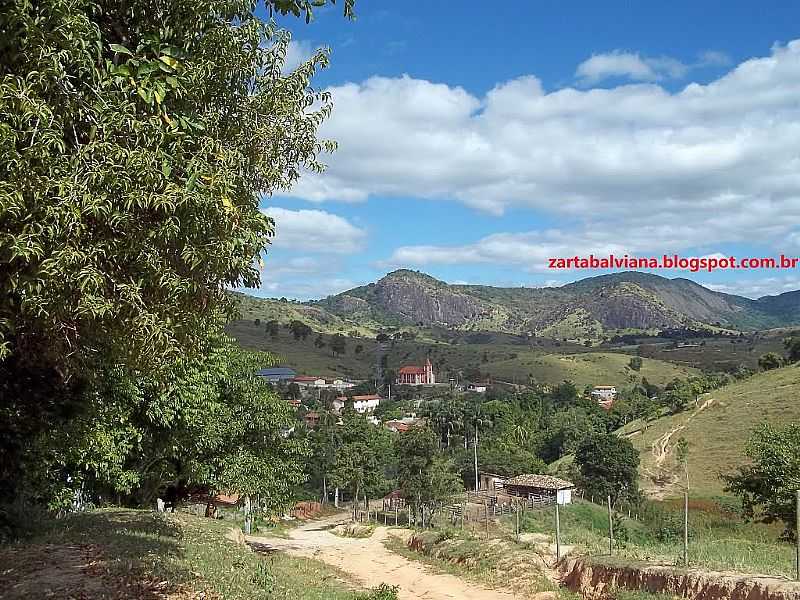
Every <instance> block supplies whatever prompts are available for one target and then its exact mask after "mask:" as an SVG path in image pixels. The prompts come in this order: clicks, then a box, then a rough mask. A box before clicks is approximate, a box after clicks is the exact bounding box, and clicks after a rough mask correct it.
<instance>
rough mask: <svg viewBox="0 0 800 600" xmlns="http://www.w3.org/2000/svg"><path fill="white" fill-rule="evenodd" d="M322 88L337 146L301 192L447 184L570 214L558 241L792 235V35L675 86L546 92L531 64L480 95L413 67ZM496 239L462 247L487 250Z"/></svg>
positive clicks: (351, 196) (795, 128) (798, 111)
mask: <svg viewBox="0 0 800 600" xmlns="http://www.w3.org/2000/svg"><path fill="white" fill-rule="evenodd" d="M700 60H701V61H703V60H705V61H718V62H719V61H722V60H723V57H722V56H721V55H720V56H715V55H711V56H705V57H701V59H700ZM646 66H647V65H646ZM637 68H638V67H637ZM649 68H650V69H651V70H654V71H655V72H656V73H658V72H661V73H664V72H667V71H668V70H669V69H670V68H672V69H673V72H675V73H677V72H678V70H679V68H678V66H676V65H674V64H673V65H672V66H671V67H670V65H669V64H667V63H661V64H656V65H655V66H654V65H653V63H651V64H650V65H649ZM641 73H642V75H643V76H644V75H646V71H641ZM330 91H331V92H332V94H333V97H334V102H335V109H334V113H333V116H332V117H331V119H330V120H329V121H328V122H326V124H325V125H324V126H323V130H322V134H323V135H324V136H325V137H328V138H332V139H336V140H337V141H338V142H339V151H338V152H337V153H336V154H335V155H333V156H332V157H330V159H329V162H330V169H329V170H328V171H327V172H326V173H325V174H322V175H316V174H308V175H305V176H304V177H303V178H302V180H301V181H300V182H299V183H298V185H297V186H296V187H295V188H294V190H293V191H292V194H293V195H296V196H299V197H303V198H305V199H308V200H312V201H317V202H322V201H326V200H342V201H364V200H367V199H368V198H370V197H372V196H398V197H417V198H422V199H448V200H455V201H459V202H461V203H464V204H466V205H468V206H472V207H475V208H477V209H479V210H481V211H484V212H486V213H489V214H500V213H502V212H503V211H504V210H505V209H506V208H508V207H511V206H524V207H529V208H532V209H535V210H537V211H539V212H541V213H545V214H548V215H551V216H554V217H555V218H557V219H564V218H567V219H568V220H569V222H570V223H576V224H577V225H575V226H574V227H573V229H572V230H567V229H564V230H562V231H561V236H562V238H564V239H565V240H567V241H566V242H560V243H564V244H568V245H570V246H571V247H577V248H580V247H593V246H594V245H599V247H604V246H605V245H608V244H609V243H614V244H616V245H623V246H625V247H626V248H628V249H629V251H634V249H636V248H642V249H653V250H657V251H668V250H669V251H679V250H681V249H684V248H693V247H698V246H705V245H707V244H708V243H709V242H710V241H713V242H714V243H715V244H718V245H720V246H722V245H723V244H725V243H735V242H751V243H763V244H773V245H775V244H779V243H782V242H783V241H785V240H786V239H787V238H788V237H790V236H794V238H795V239H797V238H798V236H800V231H799V230H798V227H797V225H796V224H797V223H800V146H798V144H797V140H798V139H800V104H798V103H797V98H798V97H800V41H796V42H792V43H790V44H788V45H787V46H780V47H775V48H773V50H772V53H771V55H769V56H767V57H763V58H757V59H752V60H748V61H746V62H743V63H742V64H739V65H738V66H736V67H735V68H733V69H732V70H731V71H730V72H729V73H727V74H725V75H724V76H722V77H720V78H718V79H717V80H715V81H712V82H711V83H709V84H707V85H700V84H696V83H693V84H690V85H687V86H686V87H685V88H683V89H682V90H680V91H678V92H675V93H672V92H669V91H667V90H666V89H664V88H662V87H660V86H659V85H656V84H652V83H648V84H636V85H622V86H618V87H612V88H610V89H599V88H595V89H576V88H566V89H561V90H557V91H552V92H547V91H545V90H544V89H543V87H542V85H541V83H540V81H539V80H538V79H537V78H536V77H534V76H526V77H521V78H518V79H514V80H512V81H508V82H505V83H501V84H498V85H497V86H496V87H495V88H494V89H492V90H491V91H490V92H488V93H487V94H486V95H485V96H484V97H480V98H479V97H476V96H474V95H472V94H470V93H468V92H467V91H465V90H464V89H462V88H459V87H452V86H448V85H445V84H441V83H433V82H430V81H425V80H419V79H413V78H411V77H408V76H404V77H398V78H384V77H374V78H371V79H368V80H366V81H365V82H363V83H360V84H355V83H348V84H344V85H341V86H337V87H334V88H331V90H330ZM598 231H599V232H601V234H602V235H599V236H598V234H597V233H596V232H598ZM500 235H502V234H500ZM537 235H541V234H537ZM551 238H552V236H551V237H547V236H545V238H544V243H546V244H554V243H555V242H554V241H553V239H551ZM496 243H497V240H496V239H491V240H486V241H482V242H481V244H480V248H473V247H465V248H464V250H465V252H466V253H467V256H470V253H471V254H472V256H475V257H477V258H478V259H480V260H485V257H486V256H487V255H488V254H491V253H493V252H495V251H494V250H492V249H491V247H492V245H493V244H496ZM538 243H539V242H538V241H536V242H534V245H535V244H538ZM424 250H425V253H428V254H430V253H431V252H433V250H431V249H424ZM401 251H402V253H410V252H412V250H409V249H399V250H398V253H400V252H401ZM436 252H439V255H440V256H444V251H443V250H436ZM495 253H496V252H495ZM574 253H575V252H574V251H573V252H572V254H574ZM443 260H444V259H443ZM448 260H449V259H448ZM452 260H454V261H455V258H454V259H452Z"/></svg>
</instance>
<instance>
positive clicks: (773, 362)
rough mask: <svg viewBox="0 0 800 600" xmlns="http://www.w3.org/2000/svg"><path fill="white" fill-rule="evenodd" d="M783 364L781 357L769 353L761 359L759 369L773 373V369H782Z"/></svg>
mask: <svg viewBox="0 0 800 600" xmlns="http://www.w3.org/2000/svg"><path fill="white" fill-rule="evenodd" d="M782 362H783V361H782V360H781V357H780V356H778V355H777V354H776V353H775V352H767V353H766V354H762V355H761V356H760V357H759V359H758V367H759V368H760V369H761V370H762V371H771V370H772V369H777V368H778V367H780V366H781V363H782Z"/></svg>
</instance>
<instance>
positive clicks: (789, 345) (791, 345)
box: [783, 336, 800, 363]
mask: <svg viewBox="0 0 800 600" xmlns="http://www.w3.org/2000/svg"><path fill="white" fill-rule="evenodd" d="M783 345H784V347H785V348H786V350H787V351H788V356H787V357H786V360H787V362H790V363H795V362H798V361H800V336H792V337H788V338H786V339H785V340H783Z"/></svg>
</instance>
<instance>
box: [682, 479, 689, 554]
mask: <svg viewBox="0 0 800 600" xmlns="http://www.w3.org/2000/svg"><path fill="white" fill-rule="evenodd" d="M683 566H684V567H686V568H687V569H688V568H689V492H684V493H683Z"/></svg>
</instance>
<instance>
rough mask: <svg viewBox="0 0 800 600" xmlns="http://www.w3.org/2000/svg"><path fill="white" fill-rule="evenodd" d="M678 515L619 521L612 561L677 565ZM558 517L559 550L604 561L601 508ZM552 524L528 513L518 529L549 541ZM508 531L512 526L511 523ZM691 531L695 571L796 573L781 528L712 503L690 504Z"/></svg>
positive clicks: (668, 510)
mask: <svg viewBox="0 0 800 600" xmlns="http://www.w3.org/2000/svg"><path fill="white" fill-rule="evenodd" d="M681 510H682V505H681V506H680V507H679V506H678V505H677V504H675V505H670V504H656V505H651V506H650V507H649V508H648V509H647V511H646V512H645V513H644V514H642V515H640V519H638V520H637V519H636V518H627V516H620V519H619V521H618V522H617V524H616V525H615V527H616V528H617V531H616V534H617V536H618V539H620V538H626V539H625V540H624V541H623V543H621V544H619V545H618V546H617V548H616V550H615V553H616V556H617V557H618V558H622V559H627V560H635V561H639V560H642V561H648V562H655V563H661V564H673V565H680V562H681V558H682V553H683V549H682V523H683V516H682V512H681ZM559 512H560V515H559V516H560V518H561V539H562V544H566V545H575V546H576V547H577V551H578V553H587V554H589V555H590V556H594V557H598V558H600V559H607V558H608V513H607V512H606V508H605V507H604V506H599V505H597V504H592V503H590V502H586V501H582V500H578V501H576V502H574V503H573V504H571V505H569V506H562V507H560V511H559ZM634 517H635V515H634ZM507 519H508V518H507ZM554 521H555V518H554V509H553V507H548V508H545V509H540V510H531V511H526V512H525V514H524V516H523V517H522V519H521V522H520V529H521V530H522V531H525V532H534V533H540V534H546V535H548V536H553V535H554ZM508 526H509V527H511V526H513V524H512V523H511V521H510V520H509V521H508ZM623 528H624V532H623V531H622V529H623ZM689 530H690V532H691V537H690V545H689V559H690V561H691V564H692V565H693V566H702V567H705V568H707V569H714V570H734V571H737V572H741V573H759V574H769V575H791V574H792V573H793V572H794V560H793V546H792V545H791V544H790V543H787V542H783V541H781V540H780V539H779V538H780V533H781V527H780V526H779V525H774V526H766V525H763V524H759V523H745V522H743V521H742V520H741V519H740V518H738V517H736V516H735V515H732V514H729V513H725V512H722V511H721V510H720V509H719V507H717V506H715V505H713V504H712V503H707V502H705V503H704V502H697V503H695V502H693V503H692V504H691V505H690V509H689Z"/></svg>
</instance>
